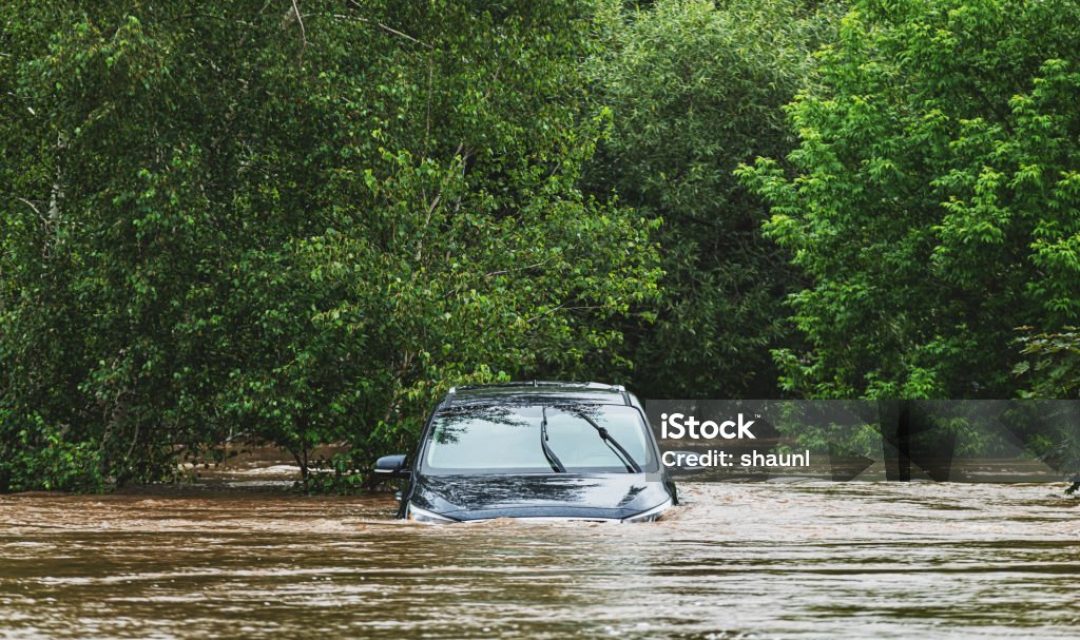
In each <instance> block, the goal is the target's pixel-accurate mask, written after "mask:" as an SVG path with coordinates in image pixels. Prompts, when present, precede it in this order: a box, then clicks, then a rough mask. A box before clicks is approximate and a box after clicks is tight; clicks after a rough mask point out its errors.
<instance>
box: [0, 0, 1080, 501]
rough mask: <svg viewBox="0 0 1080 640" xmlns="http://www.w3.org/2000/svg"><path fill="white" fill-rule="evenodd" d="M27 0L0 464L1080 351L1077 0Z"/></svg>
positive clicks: (369, 447)
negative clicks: (438, 401)
mask: <svg viewBox="0 0 1080 640" xmlns="http://www.w3.org/2000/svg"><path fill="white" fill-rule="evenodd" d="M6 8H7V10H6V11H5V12H4V14H3V16H0V21H2V22H0V24H2V25H3V26H2V30H0V147H2V151H3V154H2V158H3V159H2V161H0V491H6V490H22V489H30V488H65V489H83V490H100V489H103V488H106V487H109V486H113V485H116V484H123V483H125V482H146V481H155V480H167V479H171V478H173V477H174V476H175V473H176V469H177V464H176V463H177V462H178V461H180V460H183V459H193V458H200V457H204V456H208V455H213V454H214V449H215V447H217V446H219V445H220V444H222V443H224V442H234V441H260V442H268V443H271V444H274V445H277V446H280V447H282V448H284V449H286V450H288V451H289V452H291V453H292V455H293V456H295V458H296V460H297V461H298V463H300V465H301V467H302V468H303V469H304V470H305V482H307V481H308V480H309V478H307V474H306V471H307V469H309V468H311V467H312V466H317V465H322V466H327V467H328V468H330V469H332V470H334V471H335V474H333V475H332V476H325V475H321V476H319V478H322V479H323V480H325V479H326V478H329V477H332V478H333V481H334V482H338V483H343V484H348V483H355V482H359V481H360V479H362V478H363V476H362V475H356V474H353V472H355V471H358V470H359V471H361V472H362V471H364V470H365V469H367V468H368V467H369V465H370V463H371V461H372V460H373V458H374V456H376V455H378V454H380V453H385V452H389V451H391V450H395V449H400V448H402V447H405V446H407V445H408V444H409V443H411V442H412V441H413V440H414V438H415V435H416V431H417V429H418V427H419V425H420V421H421V420H422V419H423V417H424V414H425V412H426V411H427V410H429V408H430V406H431V403H432V402H433V400H434V399H435V398H436V397H437V396H438V395H440V394H441V393H442V392H443V391H444V390H445V389H446V388H447V387H448V386H450V385H452V384H461V383H466V382H473V381H491V380H498V379H508V378H516V377H525V378H533V377H535V378H542V377H553V378H556V377H557V378H596V379H601V380H606V381H613V382H622V381H625V382H628V383H630V384H631V385H633V386H635V388H636V390H637V391H639V392H640V393H641V394H642V395H644V396H646V397H657V396H680V395H681V396H703V395H713V396H720V397H723V396H737V395H741V396H752V395H757V396H769V395H776V394H777V393H778V389H779V388H781V387H782V389H783V392H784V393H788V394H792V395H805V396H813V397H823V396H824V397H845V396H852V397H853V396H873V397H887V396H904V397H942V396H948V395H953V396H962V397H984V396H1003V397H1008V396H1015V395H1017V394H1019V393H1021V392H1025V393H1028V394H1031V395H1035V396H1041V397H1075V394H1076V389H1077V388H1078V386H1080V385H1078V383H1077V377H1076V376H1077V372H1078V371H1080V366H1078V365H1077V362H1078V359H1080V355H1078V354H1077V351H1076V349H1075V339H1074V338H1075V335H1074V334H1075V330H1074V329H1069V328H1068V327H1070V326H1075V325H1077V324H1080V318H1078V315H1080V245H1078V240H1077V239H1078V238H1080V162H1078V154H1080V145H1078V144H1077V137H1078V135H1080V134H1078V132H1080V100H1077V96H1078V95H1080V68H1078V67H1077V65H1078V61H1077V58H1076V55H1075V52H1076V50H1077V44H1078V42H1080V28H1078V27H1077V26H1076V25H1078V24H1080V8H1078V5H1077V4H1076V3H1075V2H1068V1H1066V0H1047V1H1045V2H1040V3H1032V2H1022V1H1020V0H967V1H963V2H961V1H959V0H949V1H947V2H935V3H926V2H916V1H914V0H912V1H898V2H870V1H864V2H857V3H855V4H854V6H852V7H848V6H847V5H842V4H838V3H831V2H825V3H822V2H809V1H804V0H783V1H781V2H771V3H761V2H751V1H750V0H727V1H717V2H713V3H709V2H703V1H700V0H660V1H659V2H655V3H648V4H645V3H642V5H641V6H633V3H624V2H619V1H617V0H552V1H545V2H524V1H516V0H509V1H506V2H496V3H491V2H479V1H476V2H455V1H452V0H429V1H426V2H393V1H391V0H296V1H293V0H281V1H280V2H278V1H272V2H267V1H266V0H231V1H229V2H196V1H194V0H183V1H177V2H168V3H150V2H120V1H119V0H102V1H100V2H95V3H77V2H73V1H70V0H51V1H48V2H32V1H30V0H15V1H13V2H10V3H7V5H6ZM849 9H850V11H849ZM845 14H846V15H845ZM841 16H843V17H842V18H841ZM818 49H820V51H819V52H818V53H817V54H816V55H815V54H813V51H815V50H818ZM792 101H793V102H792ZM789 102H790V103H791V106H790V107H788V108H787V110H785V107H784V105H785V104H787V103H789ZM756 156H764V157H768V158H772V159H771V160H761V161H759V162H757V163H756V164H753V163H754V158H755V157H756ZM740 163H745V164H744V165H743V168H742V169H739V170H737V169H736V168H737V167H738V166H739V165H740ZM751 165H752V166H751ZM1021 326H1025V327H1030V329H1024V330H1022V331H1018V327H1021ZM1025 336H1026V338H1025ZM1024 340H1026V342H1024ZM1070 340H1071V342H1070ZM1059 347H1060V348H1059ZM778 384H779V385H780V387H778V386H777V385H778ZM326 444H337V445H343V446H342V447H341V449H342V450H343V451H346V453H344V454H342V455H340V456H338V457H337V458H336V459H334V460H332V461H320V460H315V459H313V454H312V451H313V449H314V448H315V447H317V446H320V445H326Z"/></svg>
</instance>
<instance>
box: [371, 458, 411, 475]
mask: <svg viewBox="0 0 1080 640" xmlns="http://www.w3.org/2000/svg"><path fill="white" fill-rule="evenodd" d="M375 473H377V474H380V475H388V476H392V477H399V476H405V475H408V474H409V470H408V468H406V466H405V454H403V453H397V454H394V455H392V456H383V457H381V458H379V459H378V460H376V461H375Z"/></svg>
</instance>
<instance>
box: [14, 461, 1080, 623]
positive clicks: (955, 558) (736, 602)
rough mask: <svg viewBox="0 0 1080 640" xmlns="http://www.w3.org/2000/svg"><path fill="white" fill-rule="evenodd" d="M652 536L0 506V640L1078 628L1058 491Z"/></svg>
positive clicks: (772, 489)
mask: <svg viewBox="0 0 1080 640" xmlns="http://www.w3.org/2000/svg"><path fill="white" fill-rule="evenodd" d="M680 488H681V493H682V495H683V498H684V499H685V500H686V502H687V505H686V506H684V507H680V508H678V509H677V511H676V512H675V513H674V515H673V516H672V517H669V518H667V519H665V520H663V521H660V522H656V523H652V524H642V525H617V524H615V525H612V524H585V523H558V524H552V523H528V522H510V521H495V522H488V523H479V524H467V525H451V526H438V525H434V526H433V525H418V524H412V523H399V522H396V521H393V520H391V516H392V513H393V511H394V506H395V503H394V500H393V499H392V498H391V497H390V496H389V495H386V496H375V497H362V498H327V497H318V498H308V497H302V496H282V495H280V494H273V493H252V492H232V493H224V494H216V493H215V494H206V495H200V494H182V495H170V494H167V493H166V494H161V495H115V496H104V497H102V496H47V495H20V496H0V637H5V638H22V637H54V638H75V637H78V638H89V637H140V638H150V637H154V638H170V637H177V638H204V637H211V636H226V637H236V636H256V635H258V636H263V637H265V636H270V635H272V634H273V635H275V636H276V637H281V638H289V637H300V636H302V637H315V636H321V635H332V636H345V637H365V638H395V639H400V638H491V637H501V638H562V637H582V638H592V637H601V636H612V637H623V638H654V637H675V638H723V639H730V638H802V637H806V638H809V637H813V638H867V637H877V638H913V637H933V638H1004V637H1039V638H1050V637H1062V638H1064V637H1071V638H1075V637H1077V634H1078V629H1080V517H1078V516H1080V500H1076V499H1070V498H1066V497H1064V496H1063V495H1062V493H1061V488H1062V486H1061V485H1049V484H1029V485H973V484H929V483H927V484H922V483H915V484H908V485H905V484H898V483H894V484H885V483H837V484H833V483H826V482H794V483H760V484H686V483H683V484H681V485H680Z"/></svg>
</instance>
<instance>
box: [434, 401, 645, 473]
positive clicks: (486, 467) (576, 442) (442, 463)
mask: <svg viewBox="0 0 1080 640" xmlns="http://www.w3.org/2000/svg"><path fill="white" fill-rule="evenodd" d="M545 412H546V417H547V425H546V437H547V442H546V444H547V445H548V447H549V450H550V451H553V452H554V453H555V454H556V455H557V456H558V459H559V461H560V462H561V463H562V465H563V467H564V468H565V469H566V470H567V471H571V472H572V471H585V470H588V471H611V472H625V471H627V469H628V466H632V465H628V463H627V462H625V461H624V460H623V459H622V457H621V456H620V454H619V452H618V451H617V450H616V448H614V447H613V446H612V445H611V444H609V442H607V441H605V439H604V438H603V437H601V435H600V434H599V432H598V430H597V428H596V427H594V426H593V425H591V424H589V420H587V419H586V418H585V416H588V418H589V419H591V420H592V421H593V422H595V424H596V425H597V427H599V428H601V429H605V430H607V432H608V433H609V434H610V436H611V438H613V439H614V440H616V441H617V442H618V443H619V444H620V445H621V446H622V447H623V448H624V449H625V450H626V454H627V456H628V457H629V458H631V459H632V460H633V461H634V463H636V464H637V465H639V466H640V467H641V468H645V467H646V466H647V465H649V464H651V463H652V457H653V456H652V455H651V448H650V446H649V440H648V435H647V432H646V427H645V424H644V422H643V421H642V418H641V414H640V413H639V412H638V411H637V409H635V408H633V407H627V406H618V405H563V406H549V407H547V408H546V411H545V410H544V409H543V408H542V407H541V406H539V405H522V406H482V407H462V408H454V409H451V410H448V411H444V412H441V413H440V414H438V415H436V416H435V419H434V425H433V429H432V431H431V436H430V438H429V441H428V443H427V450H426V452H425V455H424V460H423V462H424V467H425V468H426V469H428V470H436V471H443V472H462V473H478V472H484V471H492V472H508V471H517V472H550V471H552V464H551V461H550V460H549V459H548V457H547V456H546V455H545V453H544V446H543V444H544V442H543V441H542V440H541V437H542V435H541V424H542V421H543V419H544V414H545Z"/></svg>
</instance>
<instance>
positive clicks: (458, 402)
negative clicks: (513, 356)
mask: <svg viewBox="0 0 1080 640" xmlns="http://www.w3.org/2000/svg"><path fill="white" fill-rule="evenodd" d="M567 402H574V403H586V404H619V405H626V406H639V404H638V402H637V399H636V398H634V396H633V395H632V394H630V393H627V391H626V389H624V388H623V387H622V386H621V385H610V384H602V383H599V382H558V381H540V380H530V381H527V382H506V383H502V384H484V385H469V386H463V387H454V388H452V389H450V391H449V392H448V393H447V394H446V399H445V400H443V402H442V404H441V407H440V408H446V407H458V406H466V405H473V404H500V403H507V404H547V403H567Z"/></svg>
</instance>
